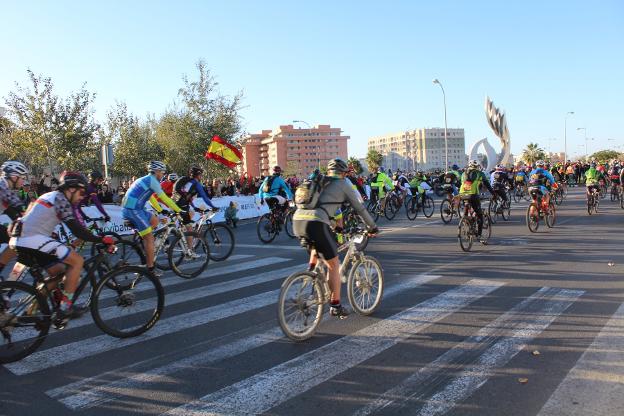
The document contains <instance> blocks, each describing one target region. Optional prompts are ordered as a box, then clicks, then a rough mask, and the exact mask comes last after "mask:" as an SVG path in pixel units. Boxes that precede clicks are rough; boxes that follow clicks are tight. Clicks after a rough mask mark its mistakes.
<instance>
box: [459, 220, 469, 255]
mask: <svg viewBox="0 0 624 416" xmlns="http://www.w3.org/2000/svg"><path fill="white" fill-rule="evenodd" d="M472 238H473V236H472V226H471V224H470V219H469V218H467V217H464V218H462V219H461V220H460V221H459V227H458V232H457V239H458V241H459V246H460V247H461V249H462V250H463V251H470V249H471V248H472Z"/></svg>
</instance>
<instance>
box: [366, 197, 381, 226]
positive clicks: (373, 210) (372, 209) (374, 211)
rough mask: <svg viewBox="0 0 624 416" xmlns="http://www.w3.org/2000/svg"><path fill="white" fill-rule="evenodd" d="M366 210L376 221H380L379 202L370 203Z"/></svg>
mask: <svg viewBox="0 0 624 416" xmlns="http://www.w3.org/2000/svg"><path fill="white" fill-rule="evenodd" d="M366 210H367V211H368V213H369V214H370V215H371V217H373V219H374V220H375V221H378V220H379V207H378V202H373V201H369V202H368V204H366Z"/></svg>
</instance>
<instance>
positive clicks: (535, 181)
mask: <svg viewBox="0 0 624 416" xmlns="http://www.w3.org/2000/svg"><path fill="white" fill-rule="evenodd" d="M545 182H546V177H545V176H544V174H543V173H541V172H539V173H534V174H533V175H531V178H530V179H529V185H530V186H541V185H544V183H545Z"/></svg>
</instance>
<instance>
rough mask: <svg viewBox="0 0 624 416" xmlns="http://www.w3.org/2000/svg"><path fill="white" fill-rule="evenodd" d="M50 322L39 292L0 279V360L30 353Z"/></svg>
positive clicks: (5, 360) (3, 362)
mask: <svg viewBox="0 0 624 416" xmlns="http://www.w3.org/2000/svg"><path fill="white" fill-rule="evenodd" d="M51 323H52V320H51V316H50V308H49V306H48V302H47V299H46V298H45V296H43V294H42V293H40V292H38V291H37V290H36V289H35V288H33V287H32V286H30V285H27V284H25V283H22V282H13V281H7V282H2V283H0V337H1V338H0V339H1V343H0V364H6V363H12V362H14V361H19V360H21V359H22V358H24V357H27V356H28V355H30V354H32V353H33V352H34V351H35V350H36V349H37V348H39V346H40V345H41V344H42V343H43V341H44V340H45V337H46V336H47V335H48V331H49V330H50V324H51Z"/></svg>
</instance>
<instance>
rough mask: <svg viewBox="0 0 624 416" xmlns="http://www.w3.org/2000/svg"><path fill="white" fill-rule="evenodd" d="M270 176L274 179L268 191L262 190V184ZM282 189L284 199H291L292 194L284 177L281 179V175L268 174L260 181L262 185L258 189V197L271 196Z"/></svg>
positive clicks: (277, 193)
mask: <svg viewBox="0 0 624 416" xmlns="http://www.w3.org/2000/svg"><path fill="white" fill-rule="evenodd" d="M272 177H274V178H275V179H273V183H272V184H271V189H269V192H263V191H262V190H263V189H264V184H265V183H267V182H268V181H269V179H271V178H272ZM282 189H283V190H284V192H285V193H286V199H293V195H292V192H290V188H289V187H288V185H287V184H286V182H285V181H284V179H282V177H281V176H275V175H273V176H268V177H266V178H265V179H264V181H263V182H262V185H260V190H259V191H258V197H259V198H260V199H262V198H271V197H272V196H277V195H279V192H280V190H282Z"/></svg>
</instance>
